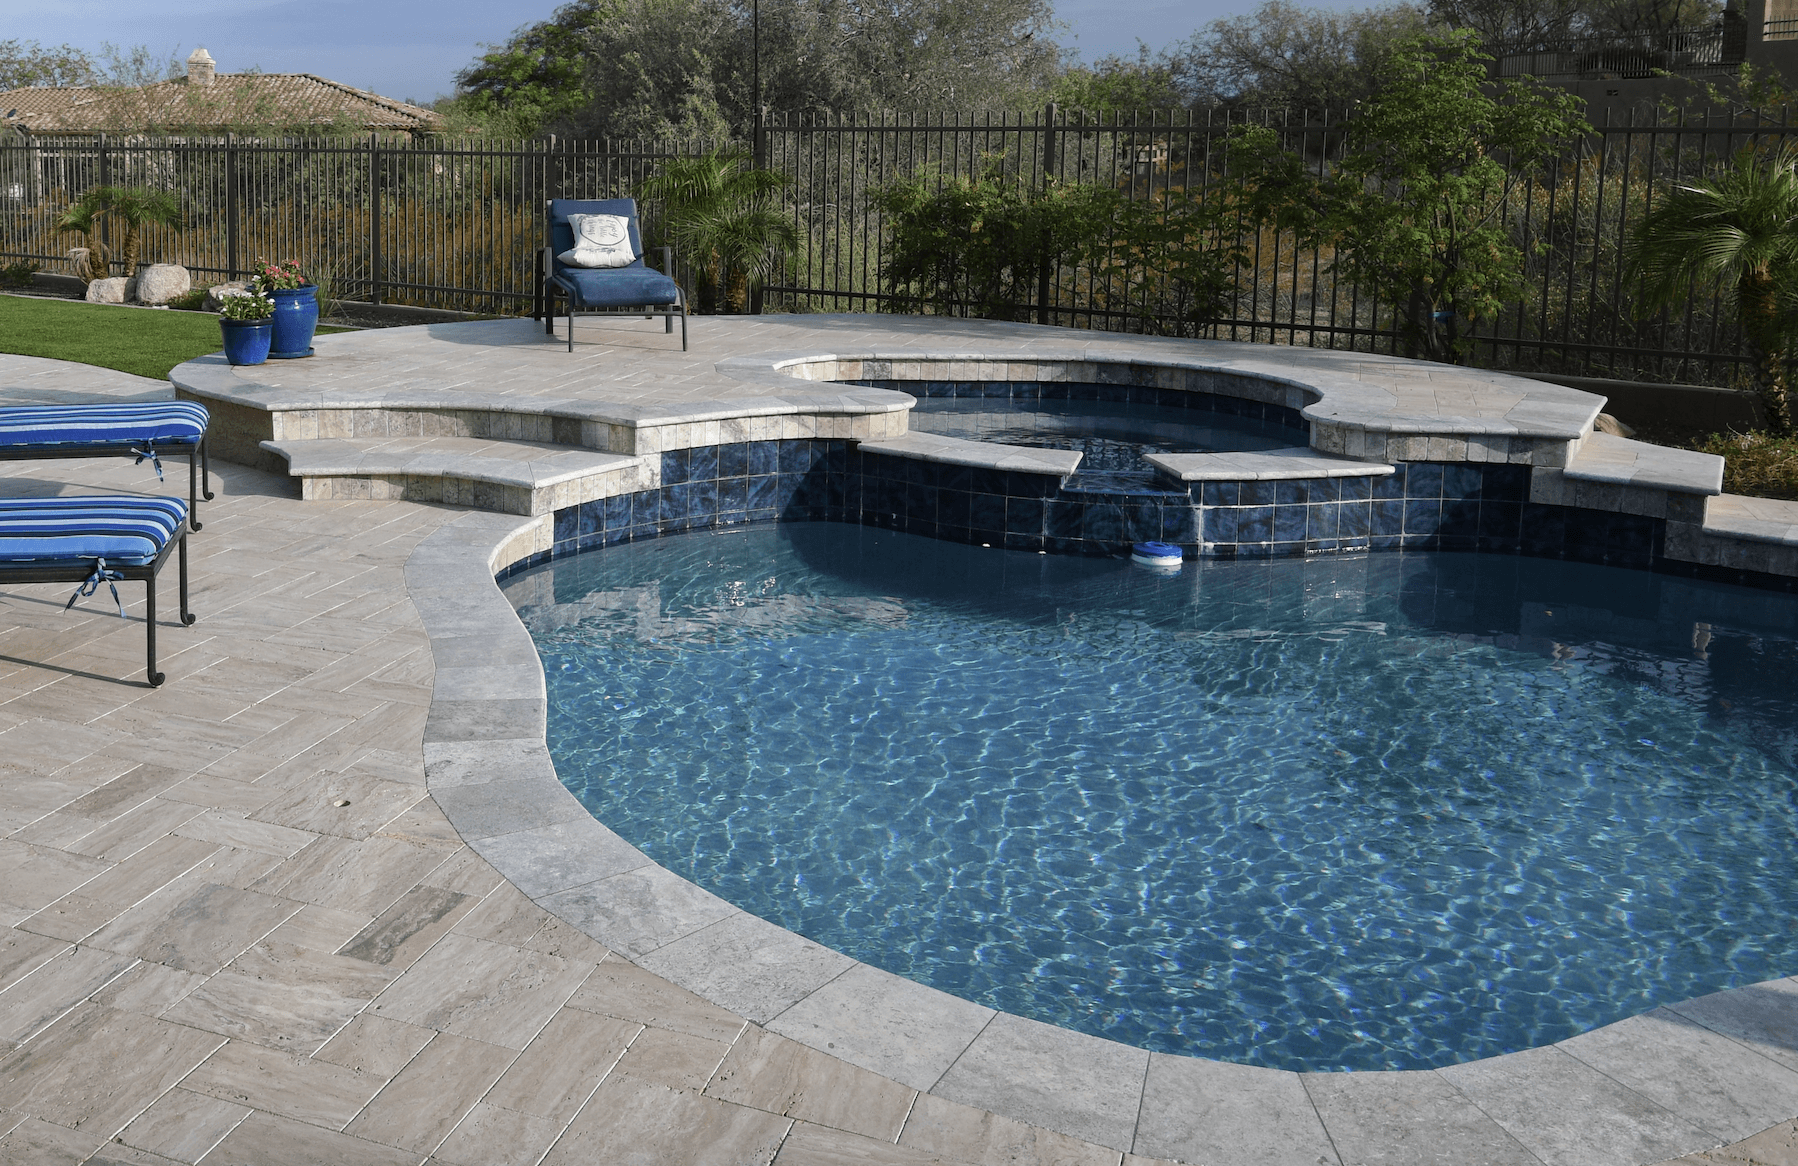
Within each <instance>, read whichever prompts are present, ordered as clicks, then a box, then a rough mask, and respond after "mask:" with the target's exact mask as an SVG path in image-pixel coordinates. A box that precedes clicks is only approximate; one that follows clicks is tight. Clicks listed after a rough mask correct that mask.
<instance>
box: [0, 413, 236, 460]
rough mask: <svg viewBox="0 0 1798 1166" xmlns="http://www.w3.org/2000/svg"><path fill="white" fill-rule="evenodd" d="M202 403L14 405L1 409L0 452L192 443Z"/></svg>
mask: <svg viewBox="0 0 1798 1166" xmlns="http://www.w3.org/2000/svg"><path fill="white" fill-rule="evenodd" d="M208 420H209V417H208V415H207V413H206V406H204V405H200V404H196V403H195V402H193V401H145V402H141V403H131V404H118V405H18V406H13V407H11V408H5V409H0V451H3V450H5V449H6V448H7V447H8V446H20V445H32V446H38V445H60V444H65V443H66V444H70V445H74V444H80V445H106V444H115V443H116V444H118V445H120V446H127V447H128V446H132V445H137V444H140V443H142V442H146V441H147V442H151V443H153V444H156V445H162V446H169V445H194V444H197V443H198V442H199V440H200V437H201V435H202V434H204V433H205V432H206V422H207V421H208Z"/></svg>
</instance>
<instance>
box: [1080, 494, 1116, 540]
mask: <svg viewBox="0 0 1798 1166" xmlns="http://www.w3.org/2000/svg"><path fill="white" fill-rule="evenodd" d="M1080 535H1081V537H1082V538H1084V539H1086V540H1087V541H1089V542H1101V543H1118V542H1122V541H1123V538H1124V508H1123V507H1122V506H1118V505H1116V504H1115V503H1110V502H1094V503H1090V504H1088V505H1087V507H1086V515H1085V518H1084V520H1083V522H1082V523H1081V527H1080Z"/></svg>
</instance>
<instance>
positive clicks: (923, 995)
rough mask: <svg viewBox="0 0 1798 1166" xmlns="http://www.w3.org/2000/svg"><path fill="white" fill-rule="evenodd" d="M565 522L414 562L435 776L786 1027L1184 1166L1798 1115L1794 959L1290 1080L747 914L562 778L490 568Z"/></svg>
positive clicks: (476, 530)
mask: <svg viewBox="0 0 1798 1166" xmlns="http://www.w3.org/2000/svg"><path fill="white" fill-rule="evenodd" d="M553 535H554V531H553V520H552V519H551V518H550V517H548V516H542V517H538V518H533V519H529V520H525V521H522V522H521V521H520V520H519V519H518V518H516V517H509V516H506V515H498V514H490V513H470V514H466V515H463V516H461V517H460V518H457V519H455V520H453V521H452V522H450V523H449V524H447V525H445V526H444V527H442V528H440V529H439V530H437V531H436V532H434V533H433V534H432V535H430V536H429V537H428V538H426V539H425V540H424V541H423V542H422V543H420V544H419V546H418V547H417V548H416V549H415V550H414V552H413V554H412V555H411V557H410V558H409V559H408V561H407V563H406V567H405V578H406V585H407V589H408V592H409V593H410V595H411V598H412V600H413V602H414V604H415V606H416V608H417V610H418V614H419V617H420V620H421V622H422V623H423V626H424V628H425V631H426V634H427V635H428V637H429V639H430V645H431V651H432V655H433V659H434V662H435V665H436V677H435V682H434V684H435V687H434V690H433V695H432V703H431V709H430V714H429V717H428V719H427V723H426V728H425V733H424V744H423V748H424V756H425V774H426V781H427V785H428V789H429V791H430V793H431V795H432V796H433V797H434V798H435V799H436V801H437V802H438V804H439V805H440V806H441V807H442V809H443V811H444V813H445V814H446V815H447V816H448V817H449V819H450V821H451V823H452V824H453V825H454V827H455V828H456V830H457V832H458V833H459V834H460V835H461V836H462V837H463V839H464V840H465V841H466V842H467V843H468V844H469V845H470V846H471V847H472V848H473V849H474V850H475V851H477V852H478V853H479V854H480V855H481V856H482V857H483V858H485V859H486V860H487V861H488V862H490V863H492V864H493V866H494V867H495V868H496V869H497V870H498V871H499V872H500V873H501V874H502V875H503V876H504V877H505V878H506V879H508V880H509V881H510V882H512V883H513V885H515V886H517V887H518V888H519V889H520V890H521V891H523V892H524V893H525V894H526V895H528V896H529V897H530V898H531V899H532V900H533V901H535V902H536V903H538V904H539V905H540V906H542V907H543V908H545V909H546V910H548V911H550V912H551V913H553V914H555V915H556V916H557V917H558V918H561V919H563V920H565V921H567V922H568V923H570V924H571V925H573V926H575V927H577V928H579V929H580V930H581V931H582V932H583V933H585V934H587V935H589V936H591V937H592V938H593V939H595V940H597V941H598V942H599V943H601V944H604V945H605V946H606V947H608V948H610V949H612V950H614V951H617V952H619V953H620V954H622V955H624V956H625V957H627V958H629V959H630V960H632V961H633V962H635V963H637V964H638V965H639V966H642V967H644V968H646V969H648V970H650V971H653V972H655V973H657V974H659V975H661V976H663V977H665V978H667V979H669V980H670V981H672V982H674V983H675V984H677V985H679V986H681V987H683V988H686V989H687V990H689V991H692V992H694V993H696V994H697V995H699V996H701V997H703V998H705V999H707V1000H709V1001H711V1002H713V1003H715V1004H718V1005H720V1006H722V1007H725V1008H728V1009H730V1010H732V1011H734V1012H736V1013H738V1014H740V1015H742V1016H744V1017H746V1018H747V1019H749V1020H751V1021H753V1022H755V1023H756V1024H759V1025H762V1026H763V1027H765V1028H767V1029H768V1030H770V1031H772V1032H775V1033H778V1034H781V1035H783V1036H786V1037H788V1038H790V1039H792V1040H795V1041H797V1042H799V1043H801V1044H803V1045H806V1046H808V1047H810V1048H812V1049H816V1050H818V1051H821V1052H825V1053H827V1054H828V1055H830V1056H834V1057H837V1058H839V1059H841V1060H844V1061H847V1062H849V1063H851V1064H854V1065H858V1066H860V1067H862V1068H865V1069H869V1070H872V1071H874V1072H876V1073H880V1074H882V1075H883V1076H886V1077H889V1078H891V1079H893V1080H895V1081H898V1082H901V1083H902V1084H905V1085H908V1086H910V1087H912V1088H916V1089H918V1090H920V1091H925V1092H930V1093H932V1094H934V1095H937V1096H940V1097H944V1098H946V1099H948V1100H951V1101H956V1102H960V1103H962V1104H965V1105H970V1106H974V1107H976V1108H980V1109H985V1110H989V1111H991V1112H995V1113H998V1114H1001V1115H1004V1116H1006V1117H1010V1118H1014V1119H1016V1120H1019V1121H1023V1122H1026V1123H1028V1124H1031V1125H1035V1126H1039V1127H1042V1128H1046V1129H1050V1130H1054V1131H1057V1132H1060V1133H1065V1134H1068V1135H1071V1136H1073V1137H1077V1138H1081V1139H1084V1140H1086V1141H1089V1142H1094V1143H1097V1144H1099V1145H1102V1146H1106V1147H1110V1148H1112V1149H1114V1150H1119V1151H1123V1152H1130V1153H1136V1154H1146V1155H1153V1156H1157V1157H1165V1158H1175V1159H1183V1160H1190V1159H1192V1158H1196V1157H1214V1156H1215V1155H1216V1153H1217V1152H1218V1151H1217V1147H1219V1146H1220V1145H1237V1146H1240V1147H1242V1148H1243V1150H1245V1151H1248V1150H1250V1149H1253V1150H1255V1151H1256V1160H1261V1159H1262V1157H1265V1158H1266V1160H1269V1161H1272V1160H1275V1159H1278V1160H1283V1161H1284V1160H1291V1161H1308V1162H1309V1161H1323V1162H1336V1161H1340V1160H1342V1158H1341V1154H1340V1153H1339V1151H1338V1150H1337V1149H1336V1147H1337V1146H1338V1145H1339V1144H1342V1143H1344V1142H1345V1141H1348V1140H1350V1139H1354V1138H1361V1139H1366V1138H1368V1137H1378V1138H1381V1139H1386V1141H1384V1142H1381V1143H1379V1144H1398V1143H1400V1142H1408V1143H1409V1144H1410V1145H1411V1146H1413V1147H1414V1148H1418V1149H1420V1150H1424V1149H1425V1148H1424V1147H1422V1146H1420V1145H1419V1139H1420V1138H1421V1137H1423V1136H1424V1135H1423V1131H1424V1130H1426V1129H1431V1130H1435V1131H1436V1134H1435V1136H1438V1137H1442V1138H1446V1139H1447V1142H1445V1144H1443V1145H1442V1146H1441V1147H1440V1150H1439V1152H1436V1151H1433V1150H1426V1151H1425V1155H1424V1156H1425V1158H1426V1159H1428V1158H1431V1157H1434V1158H1435V1159H1436V1160H1451V1159H1458V1158H1460V1157H1461V1156H1462V1154H1463V1153H1464V1152H1466V1151H1468V1150H1470V1149H1474V1148H1478V1149H1480V1150H1482V1151H1490V1152H1491V1154H1492V1156H1493V1157H1495V1158H1498V1157H1502V1158H1504V1159H1506V1160H1516V1161H1523V1160H1527V1159H1528V1158H1530V1157H1532V1156H1533V1158H1534V1159H1535V1160H1539V1161H1542V1162H1545V1163H1556V1162H1568V1163H1572V1162H1576V1161H1577V1162H1603V1163H1617V1164H1619V1166H1626V1164H1630V1163H1646V1162H1657V1161H1661V1160H1663V1159H1667V1158H1673V1157H1677V1156H1680V1155H1682V1154H1687V1153H1691V1152H1693V1151H1696V1150H1700V1149H1705V1148H1710V1147H1714V1146H1717V1145H1721V1144H1723V1143H1726V1142H1730V1141H1735V1140H1740V1139H1741V1138H1745V1137H1748V1136H1750V1135H1752V1134H1754V1133H1757V1132H1759V1131H1761V1130H1763V1129H1766V1128H1768V1127H1769V1126H1772V1125H1775V1124H1777V1123H1779V1122H1781V1121H1785V1120H1788V1119H1789V1118H1790V1117H1792V1116H1793V1115H1794V1114H1798V977H1789V978H1784V979H1778V980H1771V981H1766V982H1764V983H1761V984H1755V985H1750V986H1747V987H1744V988H1738V989H1733V990H1730V991H1726V992H1720V993H1716V994H1714V995H1711V996H1705V997H1701V998H1698V999H1696V1000H1690V1001H1685V1002H1683V1003H1680V1004H1675V1005H1671V1006H1667V1007H1662V1008H1657V1009H1655V1010H1653V1011H1652V1012H1649V1013H1646V1014H1643V1015H1641V1016H1635V1017H1631V1018H1628V1019H1626V1020H1622V1021H1619V1022H1617V1023H1615V1024H1611V1025H1607V1026H1605V1027H1604V1028H1600V1029H1597V1030H1594V1031H1591V1032H1587V1033H1583V1034H1580V1035H1578V1036H1575V1037H1573V1038H1571V1039H1569V1040H1566V1041H1562V1042H1560V1043H1558V1044H1556V1045H1552V1046H1546V1047H1543V1048H1538V1049H1531V1050H1526V1051H1523V1052H1519V1053H1513V1054H1508V1055H1506V1056H1500V1057H1494V1058H1490V1059H1487V1060H1483V1061H1473V1062H1467V1063H1464V1064H1459V1065H1453V1066H1448V1067H1445V1068H1442V1069H1436V1070H1427V1071H1413V1072H1362V1073H1291V1072H1286V1071H1280V1070H1273V1069H1263V1068H1256V1067H1252V1066H1243V1065H1236V1064H1231V1063H1227V1062H1218V1061H1209V1060H1203V1059H1199V1058H1191V1057H1183V1056H1172V1055H1168V1054H1163V1053H1150V1052H1147V1051H1145V1050H1143V1049H1138V1048H1134V1047H1132V1046H1128V1045H1122V1044H1117V1043H1116V1042H1112V1041H1108V1040H1103V1039H1100V1038H1097V1037H1092V1036H1088V1035H1085V1034H1082V1033H1077V1032H1072V1031H1070V1030H1066V1029H1061V1028H1056V1027H1054V1026H1051V1025H1047V1024H1043V1023H1040V1022H1037V1021H1032V1020H1028V1019H1025V1018H1022V1017H1017V1016H1013V1015H1010V1014H1007V1013H1001V1012H995V1011H994V1010H992V1009H990V1008H986V1007H983V1006H981V1005H978V1004H973V1003H970V1002H968V1001H965V1000H961V999H959V998H957V997H954V996H950V995H948V994H946V993H942V992H940V991H937V990H936V989H933V988H928V987H925V986H922V985H919V984H916V983H913V982H911V981H909V980H905V979H902V978H900V977H898V976H894V975H892V974H890V973H887V972H884V971H881V970H880V969H878V968H874V967H872V966H870V965H867V964H863V963H860V962H858V961H856V960H853V959H851V958H850V957H848V956H845V955H843V954H841V953H839V952H835V951H832V950H830V949H828V948H825V947H822V946H820V945H818V944H816V943H813V942H812V941H810V940H807V939H805V938H804V937H802V936H799V935H796V934H794V933H792V932H790V931H787V930H785V929H783V928H781V927H778V926H776V925H774V924H772V923H769V922H767V921H765V920H763V919H760V918H759V917H756V916H754V915H750V914H748V913H746V912H744V911H742V910H741V909H739V908H737V907H735V906H733V905H731V904H730V903H727V902H725V901H724V900H722V899H720V898H719V897H717V896H716V895H713V894H711V893H710V892H708V891H705V890H704V889H702V888H700V887H698V886H695V885H694V884H692V883H690V882H688V881H687V880H686V879H684V878H681V877H680V876H678V875H676V874H674V873H673V872H671V871H669V870H667V869H666V868H664V867H662V866H660V865H658V864H657V863H655V862H653V861H651V860H650V859H649V858H648V857H647V856H646V855H644V854H643V853H642V852H641V851H640V850H638V849H637V848H636V847H634V846H632V845H630V844H629V843H627V842H625V841H624V840H623V839H622V838H620V837H618V835H616V834H615V833H613V832H612V831H611V830H609V829H607V828H606V826H604V825H603V824H602V823H600V822H598V821H597V820H595V819H594V818H593V817H592V815H591V814H589V813H588V812H587V811H586V810H585V808H584V807H582V806H581V804H580V803H579V802H578V801H577V800H576V799H575V797H574V796H573V795H572V794H571V793H570V792H569V791H568V790H567V789H566V788H565V787H564V786H563V785H562V783H561V782H560V780H559V779H558V778H557V776H556V771H555V765H554V762H553V760H552V759H551V758H550V755H549V750H548V746H547V744H546V741H545V727H546V716H547V697H546V687H545V681H544V674H543V669H542V664H541V661H540V659H539V657H538V655H537V652H536V648H535V645H534V644H533V643H532V641H531V638H530V634H529V632H528V631H527V630H526V629H525V627H524V625H523V623H522V622H521V621H520V620H519V618H518V616H517V613H516V612H515V611H514V610H513V609H512V607H511V605H510V604H509V603H508V602H507V601H506V598H505V596H504V595H503V594H502V592H501V591H500V588H499V585H498V583H497V581H496V579H495V576H496V574H497V573H498V572H500V571H502V570H504V569H506V568H507V567H508V566H511V565H513V564H517V563H520V562H525V561H528V560H533V559H539V558H540V557H541V558H547V555H548V553H549V550H550V547H551V545H552V540H553ZM1357 1099H1358V1100H1357ZM1376 1126H1377V1127H1381V1128H1379V1129H1375V1128H1374V1127H1376ZM1475 1143H1477V1144H1478V1145H1477V1147H1476V1145H1475ZM1501 1150H1502V1153H1501V1152H1500V1151H1501ZM1519 1151H1522V1156H1520V1155H1519Z"/></svg>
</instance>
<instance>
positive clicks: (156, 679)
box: [144, 535, 186, 688]
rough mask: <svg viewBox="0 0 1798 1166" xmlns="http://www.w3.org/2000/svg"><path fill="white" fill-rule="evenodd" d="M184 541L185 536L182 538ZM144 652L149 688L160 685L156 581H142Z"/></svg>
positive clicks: (161, 679) (152, 579)
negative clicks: (157, 659)
mask: <svg viewBox="0 0 1798 1166" xmlns="http://www.w3.org/2000/svg"><path fill="white" fill-rule="evenodd" d="M182 541H183V542H185V541H186V536H185V535H184V536H182ZM144 651H145V654H146V655H147V656H148V657H149V667H148V671H149V674H150V687H151V688H156V687H159V686H160V685H161V684H162V681H163V679H164V678H163V675H162V673H160V672H158V671H156V579H155V578H154V577H151V578H149V579H145V580H144Z"/></svg>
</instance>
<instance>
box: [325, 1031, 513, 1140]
mask: <svg viewBox="0 0 1798 1166" xmlns="http://www.w3.org/2000/svg"><path fill="white" fill-rule="evenodd" d="M517 1056H518V1054H517V1053H516V1052H515V1051H514V1050H512V1049H507V1048H501V1047H500V1046H499V1045H491V1044H486V1043H484V1042H482V1041H476V1040H468V1039H466V1038H464V1037H458V1036H452V1035H450V1034H449V1033H439V1034H438V1035H437V1036H436V1037H435V1038H434V1039H433V1040H432V1041H431V1043H430V1044H428V1045H426V1046H425V1047H424V1049H423V1051H421V1052H420V1053H419V1054H418V1055H417V1056H416V1057H414V1058H413V1059H412V1061H411V1062H410V1063H409V1064H407V1066H406V1067H405V1068H404V1069H401V1070H400V1072H399V1075H398V1076H397V1077H395V1078H394V1079H393V1080H392V1081H391V1082H389V1083H388V1085H387V1088H385V1089H383V1090H381V1092H380V1094H379V1095H378V1096H376V1097H375V1099H374V1100H373V1101H371V1102H369V1103H368V1106H367V1107H366V1108H365V1109H363V1111H362V1112H361V1113H360V1114H358V1115H357V1116H356V1120H355V1121H352V1122H351V1123H350V1124H349V1125H348V1126H347V1127H345V1129H344V1132H345V1133H350V1134H355V1135H356V1136H358V1137H364V1138H367V1139H369V1140H370V1141H375V1142H381V1143H384V1144H387V1145H394V1146H403V1147H405V1148H406V1149H408V1150H417V1151H419V1152H421V1153H428V1152H430V1151H431V1150H432V1149H434V1148H436V1146H437V1144H438V1143H439V1142H441V1141H443V1139H444V1138H445V1137H447V1136H448V1135H449V1132H450V1131H451V1130H453V1129H455V1128H456V1124H457V1123H458V1122H460V1121H461V1120H462V1118H463V1116H464V1115H465V1114H467V1113H468V1111H469V1110H471V1109H473V1108H474V1105H475V1102H477V1101H479V1100H480V1099H481V1098H482V1097H483V1096H485V1094H486V1092H487V1090H488V1089H489V1087H491V1086H492V1084H493V1083H494V1082H495V1081H497V1080H498V1079H499V1076H500V1074H501V1073H503V1072H505V1071H506V1066H508V1065H510V1064H511V1063H512V1061H513V1059H514V1058H515V1057H517Z"/></svg>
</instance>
